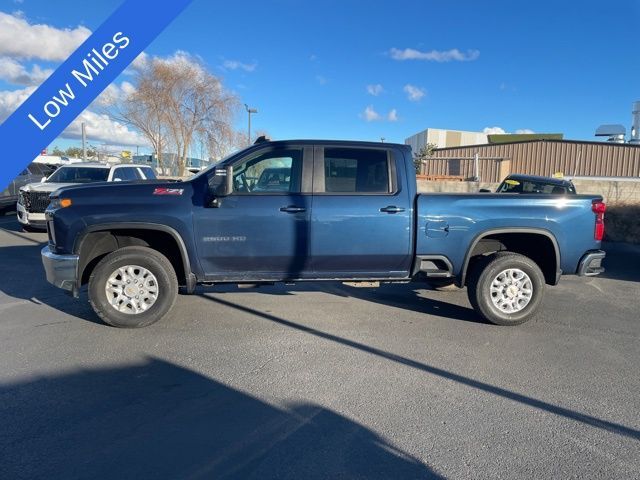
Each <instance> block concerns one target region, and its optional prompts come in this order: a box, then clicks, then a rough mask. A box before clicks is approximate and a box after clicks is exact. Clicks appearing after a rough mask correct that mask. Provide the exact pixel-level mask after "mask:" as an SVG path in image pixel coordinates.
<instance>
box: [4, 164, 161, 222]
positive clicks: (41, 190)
mask: <svg viewBox="0 0 640 480" xmlns="http://www.w3.org/2000/svg"><path fill="white" fill-rule="evenodd" d="M32 165H33V164H32ZM155 178H156V174H155V172H154V171H153V168H151V167H149V166H145V165H135V164H124V165H109V164H106V163H98V162H78V163H73V164H71V165H64V166H62V167H60V168H58V169H57V170H56V171H55V172H54V173H53V174H52V175H50V176H49V177H48V178H46V177H45V178H43V179H42V181H40V182H38V183H29V184H28V185H24V186H23V187H20V192H19V196H18V202H17V204H16V214H17V216H18V221H19V222H20V223H21V224H22V227H23V228H24V229H25V230H44V229H46V223H45V218H44V211H45V210H46V208H47V206H48V205H49V195H50V194H51V192H53V191H55V190H58V189H59V188H62V187H66V186H70V185H74V184H86V183H95V182H122V181H130V180H144V179H155Z"/></svg>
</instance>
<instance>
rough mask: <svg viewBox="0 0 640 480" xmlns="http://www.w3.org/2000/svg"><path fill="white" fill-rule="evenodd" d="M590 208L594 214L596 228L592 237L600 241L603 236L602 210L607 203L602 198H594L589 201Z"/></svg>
mask: <svg viewBox="0 0 640 480" xmlns="http://www.w3.org/2000/svg"><path fill="white" fill-rule="evenodd" d="M591 210H592V211H593V213H595V214H596V228H595V230H594V232H593V238H595V239H596V240H598V241H601V240H602V239H603V238H604V212H605V211H606V210H607V205H606V204H605V203H604V202H603V201H602V200H594V201H593V202H592V203H591Z"/></svg>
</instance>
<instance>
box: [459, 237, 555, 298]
mask: <svg viewBox="0 0 640 480" xmlns="http://www.w3.org/2000/svg"><path fill="white" fill-rule="evenodd" d="M540 238H544V241H545V242H547V243H546V246H545V248H546V249H548V248H549V247H550V248H551V249H552V251H553V254H554V256H553V261H548V260H546V258H545V256H544V253H545V252H546V250H545V249H542V250H538V251H536V250H534V249H533V248H532V245H531V244H528V243H525V244H520V245H519V244H518V243H515V244H514V243H511V245H510V246H511V247H512V248H505V250H506V251H511V252H515V253H521V254H523V255H525V256H527V257H529V258H531V260H533V261H534V262H536V263H537V264H538V266H539V267H540V269H541V270H542V272H543V273H544V276H545V280H546V283H547V284H550V285H556V284H557V283H558V281H559V279H560V275H561V274H562V270H561V269H560V265H561V263H560V248H559V246H558V240H557V239H556V237H555V235H554V234H553V233H552V232H550V231H549V230H547V229H544V228H493V229H488V230H484V231H482V232H480V233H479V234H478V235H476V236H475V237H474V239H473V241H472V242H471V245H470V246H469V249H468V250H467V253H466V254H465V257H464V263H463V265H462V269H461V271H460V272H461V273H460V280H459V286H464V285H465V284H466V281H467V277H468V274H469V265H470V263H471V262H472V260H473V258H474V257H477V256H481V255H482V250H481V249H480V248H479V247H480V246H481V242H483V241H485V242H486V241H492V242H496V244H501V245H502V246H506V245H505V243H504V242H505V240H507V239H508V240H512V241H516V242H517V240H518V239H520V241H522V239H527V241H529V240H533V239H540ZM508 240H507V243H509V242H508ZM514 246H515V248H513V247H514ZM488 251H489V252H490V251H491V250H488ZM498 251H500V250H498Z"/></svg>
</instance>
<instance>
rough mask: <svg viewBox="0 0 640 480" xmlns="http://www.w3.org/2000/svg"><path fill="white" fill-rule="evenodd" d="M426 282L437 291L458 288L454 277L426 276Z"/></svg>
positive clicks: (448, 290)
mask: <svg viewBox="0 0 640 480" xmlns="http://www.w3.org/2000/svg"><path fill="white" fill-rule="evenodd" d="M427 283H428V284H429V285H430V286H431V288H433V289H434V290H437V291H439V292H455V291H458V290H460V288H459V287H458V286H457V285H456V281H455V279H454V278H427Z"/></svg>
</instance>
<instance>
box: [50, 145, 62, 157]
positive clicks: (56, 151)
mask: <svg viewBox="0 0 640 480" xmlns="http://www.w3.org/2000/svg"><path fill="white" fill-rule="evenodd" d="M50 155H53V156H55V157H64V155H65V154H64V151H63V150H60V148H58V147H57V146H56V147H53V151H52V152H51V154H50Z"/></svg>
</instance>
